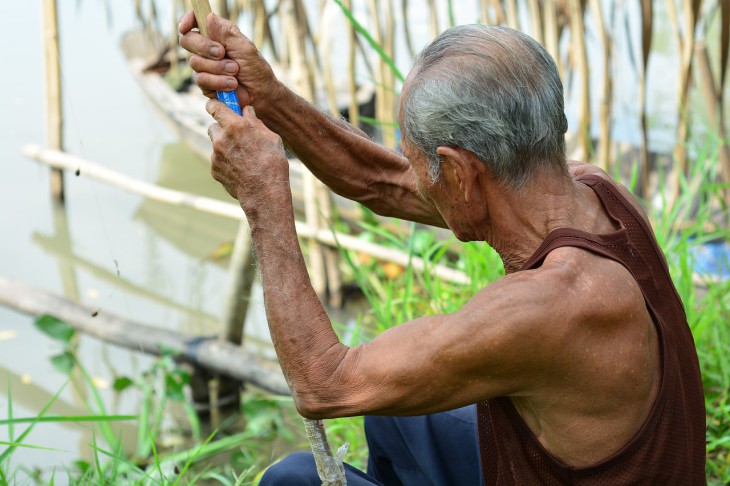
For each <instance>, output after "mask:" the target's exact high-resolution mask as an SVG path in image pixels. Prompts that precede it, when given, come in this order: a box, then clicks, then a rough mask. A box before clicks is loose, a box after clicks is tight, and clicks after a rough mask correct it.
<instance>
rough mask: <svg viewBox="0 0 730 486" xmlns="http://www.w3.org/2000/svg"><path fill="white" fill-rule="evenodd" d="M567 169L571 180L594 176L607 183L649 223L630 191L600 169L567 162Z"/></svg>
mask: <svg viewBox="0 0 730 486" xmlns="http://www.w3.org/2000/svg"><path fill="white" fill-rule="evenodd" d="M568 169H569V170H570V175H571V177H572V178H573V179H579V178H581V177H584V176H595V177H600V178H601V179H603V180H604V181H606V182H608V183H609V184H610V185H611V186H613V187H614V188H615V189H616V190H617V191H618V192H619V193H620V194H621V195H622V196H623V197H624V198H625V199H626V200H627V201H628V202H629V204H631V206H633V208H634V209H636V211H637V212H638V213H639V215H640V216H641V217H642V218H644V220H645V221H646V222H648V221H649V220H648V217H647V216H646V212H645V211H644V208H643V207H642V206H641V204H639V201H638V200H637V199H636V197H635V196H634V195H633V194H632V193H631V191H629V190H628V188H627V187H626V186H624V185H623V184H621V183H620V182H618V181H617V180H615V179H614V178H613V177H611V176H610V175H608V173H607V172H606V171H604V170H603V169H601V168H600V167H596V166H595V165H593V164H586V163H584V162H578V161H575V160H569V161H568Z"/></svg>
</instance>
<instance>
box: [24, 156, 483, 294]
mask: <svg viewBox="0 0 730 486" xmlns="http://www.w3.org/2000/svg"><path fill="white" fill-rule="evenodd" d="M23 154H24V155H25V156H27V157H30V158H32V159H35V160H37V161H39V162H41V163H43V164H47V165H50V166H52V167H55V168H59V169H64V170H71V171H76V170H79V176H86V177H91V178H92V179H96V180H98V181H101V182H104V183H105V184H109V185H110V186H113V187H117V188H119V189H122V190H124V191H128V192H132V193H135V194H139V195H141V196H144V197H146V198H149V199H152V200H155V201H160V202H164V203H168V204H173V205H177V206H183V207H188V208H193V209H197V210H200V211H203V212H206V213H210V214H216V215H218V216H225V217H227V218H233V219H235V220H240V219H241V216H242V215H243V210H242V209H241V208H240V206H238V205H237V204H232V203H226V202H223V201H219V200H217V199H210V198H206V197H201V196H195V195H193V194H189V193H185V192H180V191H174V190H172V189H167V188H164V187H160V186H156V185H155V184H150V183H148V182H143V181H139V180H136V179H134V178H132V177H129V176H126V175H124V174H120V173H119V172H116V171H113V170H111V169H107V168H105V167H102V166H100V165H98V164H95V163H93V162H89V161H86V160H84V159H82V158H80V157H76V156H74V155H70V154H67V153H64V152H59V151H57V150H48V149H43V148H41V147H38V146H35V145H28V146H25V147H24V148H23ZM295 226H296V230H297V233H298V234H299V236H300V237H301V238H313V239H316V240H317V241H318V242H320V243H322V244H325V245H329V246H332V247H341V248H343V249H345V250H353V251H357V252H360V253H364V254H367V255H370V256H372V257H374V258H376V259H378V260H382V261H387V262H393V263H396V264H398V265H401V266H404V267H405V266H408V265H410V266H411V267H412V268H413V269H414V270H416V271H423V270H424V269H425V268H426V266H427V264H426V262H424V261H423V259H422V258H419V257H415V256H412V255H409V254H408V253H406V252H403V251H400V250H397V249H395V248H388V247H385V246H381V245H378V244H376V243H371V242H369V241H365V240H362V239H360V238H357V237H356V236H353V235H348V234H343V233H337V232H333V231H331V230H330V229H324V228H320V229H315V228H312V227H311V226H309V225H308V224H306V223H304V222H301V221H296V222H295ZM428 269H429V272H430V273H431V275H433V276H434V277H437V278H440V279H441V280H444V281H448V282H454V283H459V284H468V283H469V282H470V279H469V277H468V276H467V275H466V274H465V273H464V272H461V271H459V270H456V269H453V268H449V267H447V266H445V265H441V264H437V265H434V264H428Z"/></svg>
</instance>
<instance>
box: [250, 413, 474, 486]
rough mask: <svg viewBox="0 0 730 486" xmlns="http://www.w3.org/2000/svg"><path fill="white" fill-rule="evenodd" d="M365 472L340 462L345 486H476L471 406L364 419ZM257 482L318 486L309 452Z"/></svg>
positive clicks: (284, 462) (272, 469)
mask: <svg viewBox="0 0 730 486" xmlns="http://www.w3.org/2000/svg"><path fill="white" fill-rule="evenodd" d="M365 435H366V437H367V441H368V449H369V450H370V458H369V460H368V472H367V474H365V473H363V472H362V471H360V470H358V469H355V468H354V467H352V466H350V465H349V464H345V473H346V476H347V484H348V486H360V485H363V486H364V485H373V484H375V485H385V486H391V485H394V486H398V485H403V486H410V485H413V486H428V485H433V486H442V485H464V486H469V485H481V484H482V477H481V469H480V465H479V447H478V444H477V426H476V406H474V405H471V406H468V407H464V408H458V409H456V410H450V411H448V412H441V413H435V414H431V415H420V416H417V417H374V416H368V417H365ZM259 485H260V486H271V485H301V486H308V485H312V486H320V485H321V481H320V480H319V477H318V476H317V468H316V466H315V465H314V459H313V457H312V454H310V453H305V452H297V453H294V454H291V455H289V456H287V457H285V458H284V459H283V460H282V461H280V462H278V463H276V464H274V465H273V466H271V467H270V468H269V469H268V470H267V471H266V473H265V474H264V476H263V478H262V479H261V482H260V483H259Z"/></svg>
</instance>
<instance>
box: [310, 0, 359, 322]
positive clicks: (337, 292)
mask: <svg viewBox="0 0 730 486" xmlns="http://www.w3.org/2000/svg"><path fill="white" fill-rule="evenodd" d="M338 11H339V9H338V8H337V5H335V4H334V3H331V2H328V3H325V4H323V11H322V12H321V13H320V18H321V21H320V25H319V30H318V32H317V35H316V36H314V38H313V41H314V42H315V49H316V50H317V52H318V53H319V58H320V59H322V69H321V76H322V78H323V83H324V85H325V89H326V91H327V103H328V105H329V109H330V113H331V114H332V116H334V117H337V116H339V114H340V108H339V106H338V105H337V95H336V93H335V86H334V79H333V75H332V61H331V59H332V55H331V54H332V33H331V28H332V26H333V25H337V24H339V23H338V22H334V19H333V16H334V15H336V14H337V12H338ZM355 103H357V100H355ZM318 186H319V187H318V188H317V203H318V205H319V210H320V212H321V215H320V216H321V218H322V219H324V221H328V220H330V219H331V218H332V201H331V200H330V194H329V190H328V189H327V188H326V187H325V186H324V185H323V184H318ZM323 251H324V259H325V268H326V271H327V287H328V290H329V292H328V297H329V303H330V305H332V306H333V307H338V308H339V307H341V306H342V304H343V294H342V278H341V275H340V268H339V263H340V261H339V252H337V251H336V250H334V249H332V248H324V249H323Z"/></svg>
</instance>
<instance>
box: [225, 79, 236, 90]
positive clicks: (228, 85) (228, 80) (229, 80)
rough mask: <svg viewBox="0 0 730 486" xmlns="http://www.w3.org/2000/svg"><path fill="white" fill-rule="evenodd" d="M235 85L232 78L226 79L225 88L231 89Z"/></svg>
mask: <svg viewBox="0 0 730 486" xmlns="http://www.w3.org/2000/svg"><path fill="white" fill-rule="evenodd" d="M234 87H235V85H234V83H233V80H232V79H226V89H228V90H231V89H233V88H234Z"/></svg>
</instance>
